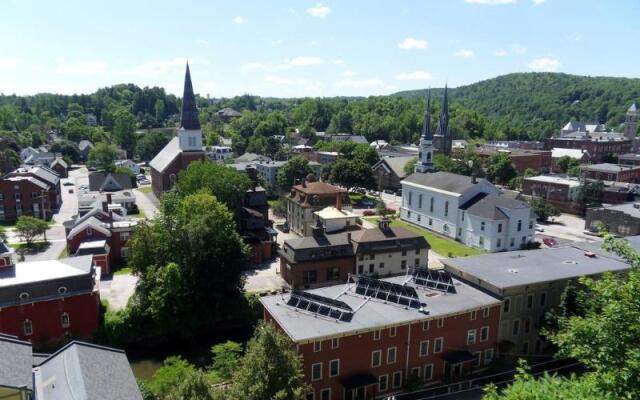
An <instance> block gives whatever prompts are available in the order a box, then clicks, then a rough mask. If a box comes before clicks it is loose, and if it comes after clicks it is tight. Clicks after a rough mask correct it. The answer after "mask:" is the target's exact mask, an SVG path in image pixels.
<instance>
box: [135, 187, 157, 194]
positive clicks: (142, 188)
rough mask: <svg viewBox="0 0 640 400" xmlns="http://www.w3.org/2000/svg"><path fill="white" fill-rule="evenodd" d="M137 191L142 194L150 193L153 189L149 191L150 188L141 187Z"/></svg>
mask: <svg viewBox="0 0 640 400" xmlns="http://www.w3.org/2000/svg"><path fill="white" fill-rule="evenodd" d="M138 190H139V191H140V192H142V193H151V192H152V191H153V189H151V186H142V187H139V188H138Z"/></svg>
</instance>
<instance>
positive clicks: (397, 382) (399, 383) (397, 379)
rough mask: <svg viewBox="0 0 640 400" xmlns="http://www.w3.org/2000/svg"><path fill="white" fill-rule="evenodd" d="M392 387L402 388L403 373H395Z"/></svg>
mask: <svg viewBox="0 0 640 400" xmlns="http://www.w3.org/2000/svg"><path fill="white" fill-rule="evenodd" d="M392 386H393V388H394V389H397V388H399V387H400V386H402V371H396V372H394V373H393V382H392Z"/></svg>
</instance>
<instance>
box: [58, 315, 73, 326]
mask: <svg viewBox="0 0 640 400" xmlns="http://www.w3.org/2000/svg"><path fill="white" fill-rule="evenodd" d="M65 317H66V318H65ZM60 325H62V327H63V328H64V329H67V328H68V327H70V326H71V319H70V318H69V314H68V313H66V312H63V313H62V314H60Z"/></svg>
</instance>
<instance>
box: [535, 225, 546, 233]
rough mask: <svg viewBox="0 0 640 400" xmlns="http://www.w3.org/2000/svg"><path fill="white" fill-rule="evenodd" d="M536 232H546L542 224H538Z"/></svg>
mask: <svg viewBox="0 0 640 400" xmlns="http://www.w3.org/2000/svg"><path fill="white" fill-rule="evenodd" d="M536 232H544V228H543V227H541V226H540V225H536Z"/></svg>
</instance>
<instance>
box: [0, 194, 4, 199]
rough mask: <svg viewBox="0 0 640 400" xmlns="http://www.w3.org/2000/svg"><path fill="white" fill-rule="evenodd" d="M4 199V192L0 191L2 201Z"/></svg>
mask: <svg viewBox="0 0 640 400" xmlns="http://www.w3.org/2000/svg"><path fill="white" fill-rule="evenodd" d="M1 200H4V194H2V193H0V201H1Z"/></svg>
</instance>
